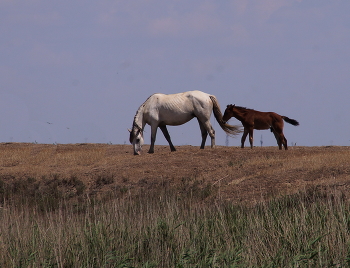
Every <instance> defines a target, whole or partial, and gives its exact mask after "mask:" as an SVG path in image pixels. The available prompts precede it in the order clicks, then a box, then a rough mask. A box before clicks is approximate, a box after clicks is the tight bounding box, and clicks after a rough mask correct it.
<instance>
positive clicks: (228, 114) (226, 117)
mask: <svg viewBox="0 0 350 268" xmlns="http://www.w3.org/2000/svg"><path fill="white" fill-rule="evenodd" d="M234 107H235V104H234V105H232V104H229V105H227V107H226V110H225V112H224V116H223V117H222V121H224V123H226V122H227V121H228V120H230V118H231V117H232V116H233V108H234Z"/></svg>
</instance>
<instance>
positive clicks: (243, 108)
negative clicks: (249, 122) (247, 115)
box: [232, 105, 256, 111]
mask: <svg viewBox="0 0 350 268" xmlns="http://www.w3.org/2000/svg"><path fill="white" fill-rule="evenodd" d="M232 106H233V105H232ZM233 108H237V109H239V110H246V111H256V110H254V109H250V108H247V107H242V106H237V105H234V106H233Z"/></svg>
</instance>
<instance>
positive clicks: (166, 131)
mask: <svg viewBox="0 0 350 268" xmlns="http://www.w3.org/2000/svg"><path fill="white" fill-rule="evenodd" d="M159 128H160V130H161V131H162V132H163V134H164V137H165V139H166V140H167V141H168V143H169V146H170V150H171V151H172V152H174V151H176V149H175V147H174V145H173V143H172V142H171V139H170V135H169V132H168V129H167V127H166V126H161V127H159Z"/></svg>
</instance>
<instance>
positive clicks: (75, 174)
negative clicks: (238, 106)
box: [0, 143, 350, 267]
mask: <svg viewBox="0 0 350 268" xmlns="http://www.w3.org/2000/svg"><path fill="white" fill-rule="evenodd" d="M176 148H177V151H176V152H170V149H169V148H168V146H156V147H155V153H154V154H152V155H150V154H147V153H146V152H147V149H148V146H147V145H145V146H144V153H143V154H142V155H141V156H134V155H133V153H132V147H131V145H109V144H58V145H46V144H24V143H2V144H0V198H1V199H0V206H1V207H0V217H1V219H2V221H1V223H0V245H1V246H0V255H1V256H4V257H3V259H2V260H0V266H1V267H38V266H41V267H257V266H265V267H270V266H271V267H282V266H285V267H311V266H312V267H327V266H330V265H334V266H338V267H340V266H345V265H346V264H348V261H349V260H350V234H349V231H350V195H349V187H350V165H349V160H350V148H349V147H338V146H327V147H290V148H289V150H288V151H284V150H283V151H279V150H278V149H277V146H276V147H255V148H254V149H253V150H251V149H248V148H245V149H241V148H238V147H221V146H219V147H217V148H216V149H211V148H210V147H206V148H205V149H204V150H200V149H199V148H198V147H194V146H177V147H176Z"/></svg>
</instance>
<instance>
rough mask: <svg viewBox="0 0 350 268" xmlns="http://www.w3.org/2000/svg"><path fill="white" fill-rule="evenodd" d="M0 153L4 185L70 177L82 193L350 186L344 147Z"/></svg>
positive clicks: (42, 148) (17, 148)
mask: <svg viewBox="0 0 350 268" xmlns="http://www.w3.org/2000/svg"><path fill="white" fill-rule="evenodd" d="M144 147H145V148H144V152H147V149H148V148H147V145H146V146H144ZM0 152H1V153H0V178H1V179H2V181H3V182H4V183H12V182H14V181H17V182H18V181H21V180H22V181H23V180H28V178H30V179H34V180H35V181H36V182H38V181H45V180H47V181H50V180H53V179H54V178H56V179H57V178H58V179H61V180H70V179H72V178H74V180H79V181H81V182H82V183H83V184H84V186H85V188H84V193H87V194H94V195H96V196H101V195H104V194H108V193H114V194H117V195H118V194H120V195H122V194H124V193H125V192H128V193H129V194H132V193H133V192H138V191H139V190H140V189H144V190H155V189H156V188H157V187H162V186H164V185H165V184H166V185H167V186H169V187H174V188H175V189H180V190H181V187H189V186H193V185H194V184H195V186H196V187H197V188H198V187H199V188H204V187H208V186H214V187H215V189H216V190H217V193H218V195H216V197H215V198H220V199H225V200H232V201H233V202H241V201H244V202H253V203H255V202H256V201H260V200H261V199H262V198H264V199H265V198H270V197H272V196H276V195H283V194H291V193H295V192H297V191H299V190H303V189H305V188H306V187H307V186H310V185H312V186H332V187H335V188H342V189H347V188H348V187H349V185H350V165H349V160H350V148H349V147H337V146H333V147H329V146H328V147H290V149H289V150H288V151H279V150H278V149H277V148H276V147H255V148H254V149H253V150H251V149H248V148H245V149H241V148H237V147H220V146H219V147H217V148H216V149H211V148H209V147H206V149H205V150H200V149H199V148H198V147H193V146H179V147H177V151H176V152H170V150H169V148H168V146H156V151H155V153H154V154H147V153H144V154H142V155H141V156H134V155H133V154H132V148H131V145H107V144H62V145H61V144H60V145H47V144H27V143H3V144H0ZM62 187H63V186H62ZM67 187H70V188H72V187H74V185H73V186H72V185H70V184H69V183H68V186H67ZM119 191H120V193H119Z"/></svg>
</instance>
